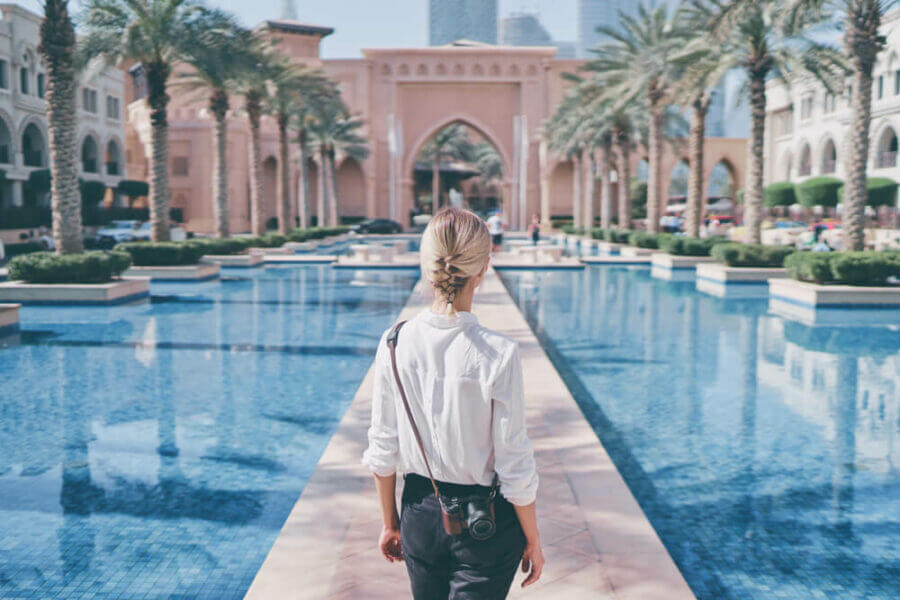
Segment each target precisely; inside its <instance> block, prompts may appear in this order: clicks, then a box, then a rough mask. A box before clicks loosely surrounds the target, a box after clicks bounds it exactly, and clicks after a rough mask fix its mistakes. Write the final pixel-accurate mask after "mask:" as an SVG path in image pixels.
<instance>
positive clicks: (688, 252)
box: [658, 235, 723, 256]
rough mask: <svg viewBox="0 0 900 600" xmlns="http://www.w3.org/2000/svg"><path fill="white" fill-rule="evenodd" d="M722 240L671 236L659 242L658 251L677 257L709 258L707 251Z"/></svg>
mask: <svg viewBox="0 0 900 600" xmlns="http://www.w3.org/2000/svg"><path fill="white" fill-rule="evenodd" d="M722 241H723V238H718V237H716V238H707V239H700V238H692V237H685V236H681V235H671V236H669V237H665V238H662V239H660V240H659V242H658V243H659V249H660V250H663V251H665V252H668V253H669V254H675V255H677V256H709V251H710V250H712V248H713V246H715V245H716V244H721V243H722Z"/></svg>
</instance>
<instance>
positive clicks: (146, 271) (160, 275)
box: [122, 263, 221, 281]
mask: <svg viewBox="0 0 900 600" xmlns="http://www.w3.org/2000/svg"><path fill="white" fill-rule="evenodd" d="M220 268H221V267H220V265H218V264H215V263H198V264H196V265H177V266H169V267H131V268H130V269H128V270H127V271H125V272H124V273H123V274H122V276H123V277H149V278H150V280H151V281H209V280H211V279H218V277H219V269H220Z"/></svg>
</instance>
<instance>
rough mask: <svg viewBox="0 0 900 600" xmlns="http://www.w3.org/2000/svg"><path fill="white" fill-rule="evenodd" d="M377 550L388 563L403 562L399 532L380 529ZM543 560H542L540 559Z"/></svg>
mask: <svg viewBox="0 0 900 600" xmlns="http://www.w3.org/2000/svg"><path fill="white" fill-rule="evenodd" d="M378 548H379V549H380V550H381V553H382V554H383V555H384V557H385V558H386V559H387V561H388V562H394V561H395V560H396V561H398V562H403V552H402V546H401V545H400V530H399V529H394V528H391V527H382V528H381V536H380V537H379V538H378ZM542 560H543V559H542Z"/></svg>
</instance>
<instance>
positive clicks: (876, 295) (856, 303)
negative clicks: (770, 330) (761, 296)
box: [769, 279, 900, 327]
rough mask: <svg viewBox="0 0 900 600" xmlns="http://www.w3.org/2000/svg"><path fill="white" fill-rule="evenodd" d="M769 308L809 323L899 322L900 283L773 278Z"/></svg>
mask: <svg viewBox="0 0 900 600" xmlns="http://www.w3.org/2000/svg"><path fill="white" fill-rule="evenodd" d="M769 310H771V311H772V312H773V313H775V314H777V315H779V316H782V317H785V318H788V319H792V320H794V321H800V322H802V323H806V324H808V325H830V326H851V327H862V326H866V325H869V326H872V325H897V323H898V322H900V286H894V287H858V286H851V285H818V284H815V283H807V282H805V281H795V280H793V279H773V280H771V281H770V282H769Z"/></svg>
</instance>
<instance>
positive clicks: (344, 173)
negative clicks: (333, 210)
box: [335, 156, 366, 217]
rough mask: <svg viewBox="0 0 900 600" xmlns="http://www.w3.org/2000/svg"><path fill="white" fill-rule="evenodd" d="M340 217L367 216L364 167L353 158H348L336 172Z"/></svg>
mask: <svg viewBox="0 0 900 600" xmlns="http://www.w3.org/2000/svg"><path fill="white" fill-rule="evenodd" d="M335 181H336V184H337V185H336V187H337V197H338V215H339V216H342V217H343V216H347V217H364V216H366V177H365V173H364V172H363V169H362V166H361V165H360V164H359V161H357V160H356V159H355V158H353V157H349V156H348V157H346V158H345V159H344V160H343V161H341V163H340V165H339V166H338V168H337V169H336V170H335Z"/></svg>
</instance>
